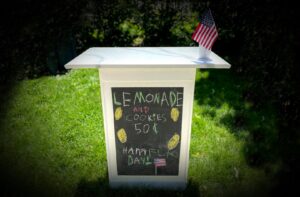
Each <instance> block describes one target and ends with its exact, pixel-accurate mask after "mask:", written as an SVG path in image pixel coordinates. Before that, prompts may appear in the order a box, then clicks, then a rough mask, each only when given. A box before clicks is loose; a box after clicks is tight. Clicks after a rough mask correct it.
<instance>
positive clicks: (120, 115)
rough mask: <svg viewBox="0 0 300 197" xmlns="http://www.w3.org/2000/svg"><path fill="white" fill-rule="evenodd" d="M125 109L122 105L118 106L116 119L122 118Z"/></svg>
mask: <svg viewBox="0 0 300 197" xmlns="http://www.w3.org/2000/svg"><path fill="white" fill-rule="evenodd" d="M122 114H123V110H122V108H121V107H117V109H116V111H115V119H116V120H120V119H121V118H122Z"/></svg>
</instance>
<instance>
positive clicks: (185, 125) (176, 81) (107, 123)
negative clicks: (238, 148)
mask: <svg viewBox="0 0 300 197" xmlns="http://www.w3.org/2000/svg"><path fill="white" fill-rule="evenodd" d="M99 72H100V84H101V96H102V107H103V117H104V127H105V141H106V150H107V161H108V174H109V181H110V186H111V187H124V186H129V187H130V186H135V187H136V186H144V187H152V188H170V189H184V188H185V187H186V184H187V175H188V163H189V146H190V135H191V122H192V109H193V100H194V83H195V75H196V68H176V69H168V68H160V69H144V68H139V69H138V68H127V69H125V68H124V69H121V70H120V69H115V68H102V69H99ZM158 73H160V74H159V75H158ZM121 76H122V77H121ZM137 76H138V77H137ZM112 87H183V88H184V94H183V109H182V110H183V111H182V125H181V127H182V128H181V147H180V160H179V174H178V176H148V175H147V176H129V175H121V176H120V175H118V173H117V159H116V144H115V135H114V131H115V128H114V118H113V117H114V112H113V103H112V94H111V88H112Z"/></svg>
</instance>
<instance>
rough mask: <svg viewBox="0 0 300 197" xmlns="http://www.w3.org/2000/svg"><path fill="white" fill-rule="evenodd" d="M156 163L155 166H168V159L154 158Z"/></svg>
mask: <svg viewBox="0 0 300 197" xmlns="http://www.w3.org/2000/svg"><path fill="white" fill-rule="evenodd" d="M154 165H155V167H158V166H166V165H167V162H166V159H154Z"/></svg>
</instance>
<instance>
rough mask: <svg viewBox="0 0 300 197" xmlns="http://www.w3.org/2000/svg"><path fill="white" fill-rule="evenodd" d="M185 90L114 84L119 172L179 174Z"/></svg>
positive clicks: (124, 173)
mask: <svg viewBox="0 0 300 197" xmlns="http://www.w3.org/2000/svg"><path fill="white" fill-rule="evenodd" d="M183 91H184V88H182V87H159V88H156V87H155V88H149V87H145V88H144V87H143V88H136V87H134V88H131V87H122V88H112V100H113V101H112V103H113V111H114V117H113V118H114V128H115V131H114V132H115V139H116V140H115V144H116V157H117V158H116V159H117V171H118V175H153V176H166V175H178V172H179V157H180V144H181V123H182V107H183V106H182V105H183Z"/></svg>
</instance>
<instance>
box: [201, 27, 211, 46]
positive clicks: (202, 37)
mask: <svg viewBox="0 0 300 197" xmlns="http://www.w3.org/2000/svg"><path fill="white" fill-rule="evenodd" d="M203 26H204V25H203ZM203 29H204V30H203V31H202V32H201V37H199V44H203V39H204V38H205V35H206V34H207V32H208V31H209V28H207V27H205V26H204V28H203Z"/></svg>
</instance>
